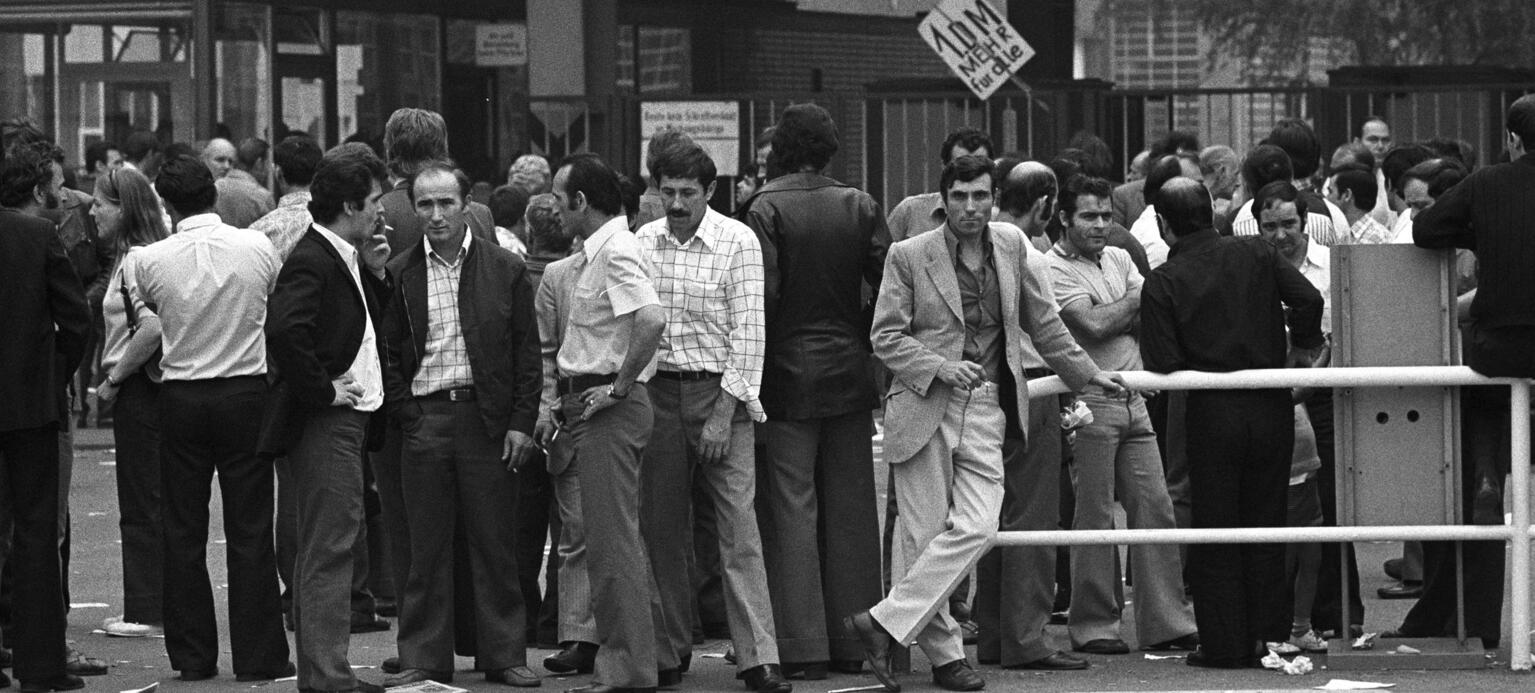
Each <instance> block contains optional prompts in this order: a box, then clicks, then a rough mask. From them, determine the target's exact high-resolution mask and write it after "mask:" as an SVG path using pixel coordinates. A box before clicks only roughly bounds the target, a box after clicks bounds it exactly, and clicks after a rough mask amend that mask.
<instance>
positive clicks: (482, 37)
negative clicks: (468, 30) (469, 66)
mask: <svg viewBox="0 0 1535 693" xmlns="http://www.w3.org/2000/svg"><path fill="white" fill-rule="evenodd" d="M474 64H475V65H478V66H480V67H518V66H521V65H526V64H528V26H527V25H526V24H481V25H479V26H476V27H475V28H474Z"/></svg>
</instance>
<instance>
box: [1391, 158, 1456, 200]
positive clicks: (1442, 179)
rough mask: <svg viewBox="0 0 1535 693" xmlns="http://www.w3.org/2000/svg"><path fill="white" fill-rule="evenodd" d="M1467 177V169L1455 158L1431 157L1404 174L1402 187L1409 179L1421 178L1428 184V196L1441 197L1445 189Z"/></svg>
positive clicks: (1405, 185)
mask: <svg viewBox="0 0 1535 693" xmlns="http://www.w3.org/2000/svg"><path fill="white" fill-rule="evenodd" d="M1465 178H1466V169H1465V167H1464V166H1461V165H1460V162H1458V161H1456V160H1454V159H1429V160H1428V161H1424V162H1422V163H1420V164H1418V165H1416V166H1413V167H1412V168H1410V169H1407V172H1406V173H1403V174H1402V187H1404V188H1405V187H1407V181H1409V180H1421V181H1423V182H1424V183H1426V184H1427V185H1428V196H1429V197H1432V198H1434V199H1436V200H1437V199H1439V196H1440V195H1443V194H1444V193H1445V191H1447V190H1449V189H1450V188H1453V187H1455V186H1456V185H1457V184H1459V183H1460V182H1461V181H1462V180H1465Z"/></svg>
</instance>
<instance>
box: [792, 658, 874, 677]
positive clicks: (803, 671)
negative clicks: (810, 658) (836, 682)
mask: <svg viewBox="0 0 1535 693" xmlns="http://www.w3.org/2000/svg"><path fill="white" fill-rule="evenodd" d="M781 666H782V668H783V675H784V676H785V677H786V678H791V679H804V680H806V681H824V680H826V676H827V671H828V667H827V664H826V662H784V663H783V664H782V665H781ZM858 671H863V660H859V661H858Z"/></svg>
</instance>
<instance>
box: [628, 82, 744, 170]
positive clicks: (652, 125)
mask: <svg viewBox="0 0 1535 693" xmlns="http://www.w3.org/2000/svg"><path fill="white" fill-rule="evenodd" d="M667 128H673V129H676V130H681V131H682V132H684V133H686V134H687V136H689V137H691V138H693V141H694V142H697V143H698V145H699V146H701V147H703V148H704V151H707V152H709V156H710V157H711V158H713V159H714V167H715V169H717V170H718V172H719V175H721V176H735V175H739V174H740V167H741V166H740V164H741V104H740V103H738V102H735V101H645V102H643V103H641V104H640V163H641V167H642V168H643V166H644V161H645V150H646V149H647V148H649V147H650V138H651V136H652V135H654V134H655V133H657V132H659V131H661V130H665V129H667ZM641 173H642V175H644V176H646V177H649V176H650V172H649V171H642V172H641ZM707 183H708V182H707V181H705V184H706V185H707Z"/></svg>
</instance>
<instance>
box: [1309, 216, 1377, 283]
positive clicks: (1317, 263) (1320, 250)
mask: <svg viewBox="0 0 1535 693" xmlns="http://www.w3.org/2000/svg"><path fill="white" fill-rule="evenodd" d="M1365 218H1367V219H1368V218H1369V217H1365ZM1331 258H1332V255H1331V251H1329V250H1328V249H1327V246H1324V245H1322V244H1321V243H1318V242H1316V239H1315V238H1313V239H1311V242H1310V243H1307V244H1306V259H1304V260H1302V261H1301V264H1302V265H1309V266H1311V267H1313V268H1316V269H1319V270H1325V269H1327V266H1328V261H1329V260H1330V259H1331Z"/></svg>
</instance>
